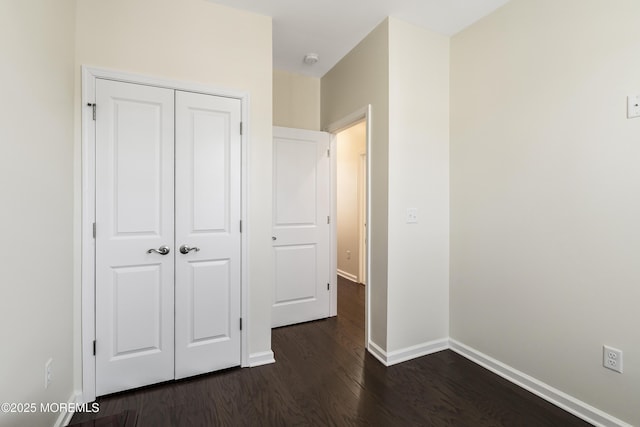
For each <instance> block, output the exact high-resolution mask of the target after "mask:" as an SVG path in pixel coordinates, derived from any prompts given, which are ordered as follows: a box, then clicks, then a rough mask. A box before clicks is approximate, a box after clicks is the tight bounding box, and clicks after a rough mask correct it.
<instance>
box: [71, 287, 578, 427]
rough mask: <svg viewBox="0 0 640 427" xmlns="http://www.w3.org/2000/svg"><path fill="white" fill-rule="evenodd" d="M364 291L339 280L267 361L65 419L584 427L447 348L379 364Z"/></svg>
mask: <svg viewBox="0 0 640 427" xmlns="http://www.w3.org/2000/svg"><path fill="white" fill-rule="evenodd" d="M365 293H366V288H365V287H364V286H363V285H360V284H355V283H353V282H349V281H348V280H346V279H343V278H340V277H339V278H338V316H337V317H334V318H331V319H326V320H320V321H316V322H310V323H304V324H300V325H294V326H288V327H283V328H277V329H274V330H273V331H272V348H273V351H274V353H275V358H276V363H275V364H271V365H266V366H261V367H257V368H251V369H239V368H237V369H229V370H225V371H221V372H216V373H212V374H209V375H202V376H199V377H195V378H190V379H186V380H182V381H177V382H170V383H165V384H161V385H157V386H152V387H145V388H142V389H139V390H133V391H130V392H126V393H119V394H115V395H111V396H104V397H100V398H99V399H98V402H99V403H100V412H99V413H98V414H88V413H85V414H82V413H77V414H75V415H74V417H73V419H72V423H79V422H86V421H90V420H97V419H100V418H102V417H109V416H111V417H112V418H109V419H107V421H109V422H111V421H113V420H116V422H117V420H120V419H121V418H122V416H121V415H119V414H123V413H124V412H125V411H135V414H136V418H135V419H136V420H137V424H136V425H137V426H139V427H140V426H142V427H145V426H153V427H165V426H166V427H182V426H186V427H191V426H234V427H235V426H340V427H342V426H433V427H441V426H456V427H465V426H469V427H483V426H509V427H511V426H523V427H524V426H526V427H532V426H533V427H538V426H540V427H545V426H549V427H551V426H554V427H555V426H563V427H573V426H576V427H577V426H588V425H589V424H587V423H585V422H584V421H582V420H580V419H578V418H576V417H574V416H573V415H571V414H569V413H567V412H565V411H563V410H561V409H559V408H557V407H555V406H553V405H551V404H550V403H548V402H546V401H544V400H542V399H540V398H538V397H536V396H535V395H533V394H531V393H529V392H527V391H526V390H524V389H522V388H520V387H518V386H516V385H514V384H512V383H510V382H508V381H506V380H505V379H503V378H501V377H499V376H497V375H495V374H493V373H492V372H490V371H488V370H486V369H484V368H482V367H480V366H478V365H476V364H474V363H473V362H471V361H469V360H467V359H465V358H464V357H462V356H460V355H458V354H456V353H454V352H452V351H448V350H447V351H441V352H438V353H435V354H432V355H429V356H425V357H421V358H418V359H415V360H411V361H408V362H405V363H401V364H398V365H395V366H391V367H385V366H383V365H382V364H381V363H380V362H379V361H378V360H377V359H375V358H374V357H373V356H372V355H371V354H369V353H368V352H367V351H366V350H365V346H364V342H365V337H364V299H365ZM131 413H134V412H131ZM130 419H132V418H130ZM96 423H97V421H96ZM96 425H99V424H96ZM108 425H110V426H113V427H117V426H118V424H108Z"/></svg>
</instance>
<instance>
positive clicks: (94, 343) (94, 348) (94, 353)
mask: <svg viewBox="0 0 640 427" xmlns="http://www.w3.org/2000/svg"><path fill="white" fill-rule="evenodd" d="M93 355H94V356H95V355H96V340H93Z"/></svg>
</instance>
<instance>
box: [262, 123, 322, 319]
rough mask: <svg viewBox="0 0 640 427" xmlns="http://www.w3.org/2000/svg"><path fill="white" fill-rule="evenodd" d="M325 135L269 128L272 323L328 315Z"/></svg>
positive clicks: (319, 317) (298, 130)
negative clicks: (271, 174)
mask: <svg viewBox="0 0 640 427" xmlns="http://www.w3.org/2000/svg"><path fill="white" fill-rule="evenodd" d="M328 149H329V134H327V133H326V132H315V131H306V130H300V129H288V128H280V127H274V129H273V239H274V240H273V248H274V262H275V276H276V277H275V292H274V296H273V307H272V326H274V327H276V326H284V325H290V324H293V323H300V322H306V321H310V320H316V319H321V318H325V317H329V312H330V299H329V296H330V291H329V289H328V286H327V284H328V283H329V282H330V263H329V253H330V249H329V241H330V232H331V229H330V227H329V221H328V219H329V212H330V203H329V202H330V200H329V197H330V176H329V173H330V171H329V169H330V166H329V157H328V153H327V150H328Z"/></svg>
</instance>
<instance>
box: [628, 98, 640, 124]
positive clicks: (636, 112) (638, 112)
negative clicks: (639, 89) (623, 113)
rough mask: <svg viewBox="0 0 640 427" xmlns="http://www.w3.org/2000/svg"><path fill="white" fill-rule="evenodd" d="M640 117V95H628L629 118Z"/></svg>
mask: <svg viewBox="0 0 640 427" xmlns="http://www.w3.org/2000/svg"><path fill="white" fill-rule="evenodd" d="M636 117H640V95H629V96H627V118H628V119H634V118H636Z"/></svg>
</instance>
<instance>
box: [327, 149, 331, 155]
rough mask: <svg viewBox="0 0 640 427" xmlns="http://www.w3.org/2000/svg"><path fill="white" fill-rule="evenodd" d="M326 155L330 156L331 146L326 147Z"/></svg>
mask: <svg viewBox="0 0 640 427" xmlns="http://www.w3.org/2000/svg"><path fill="white" fill-rule="evenodd" d="M327 157H331V148H327Z"/></svg>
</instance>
